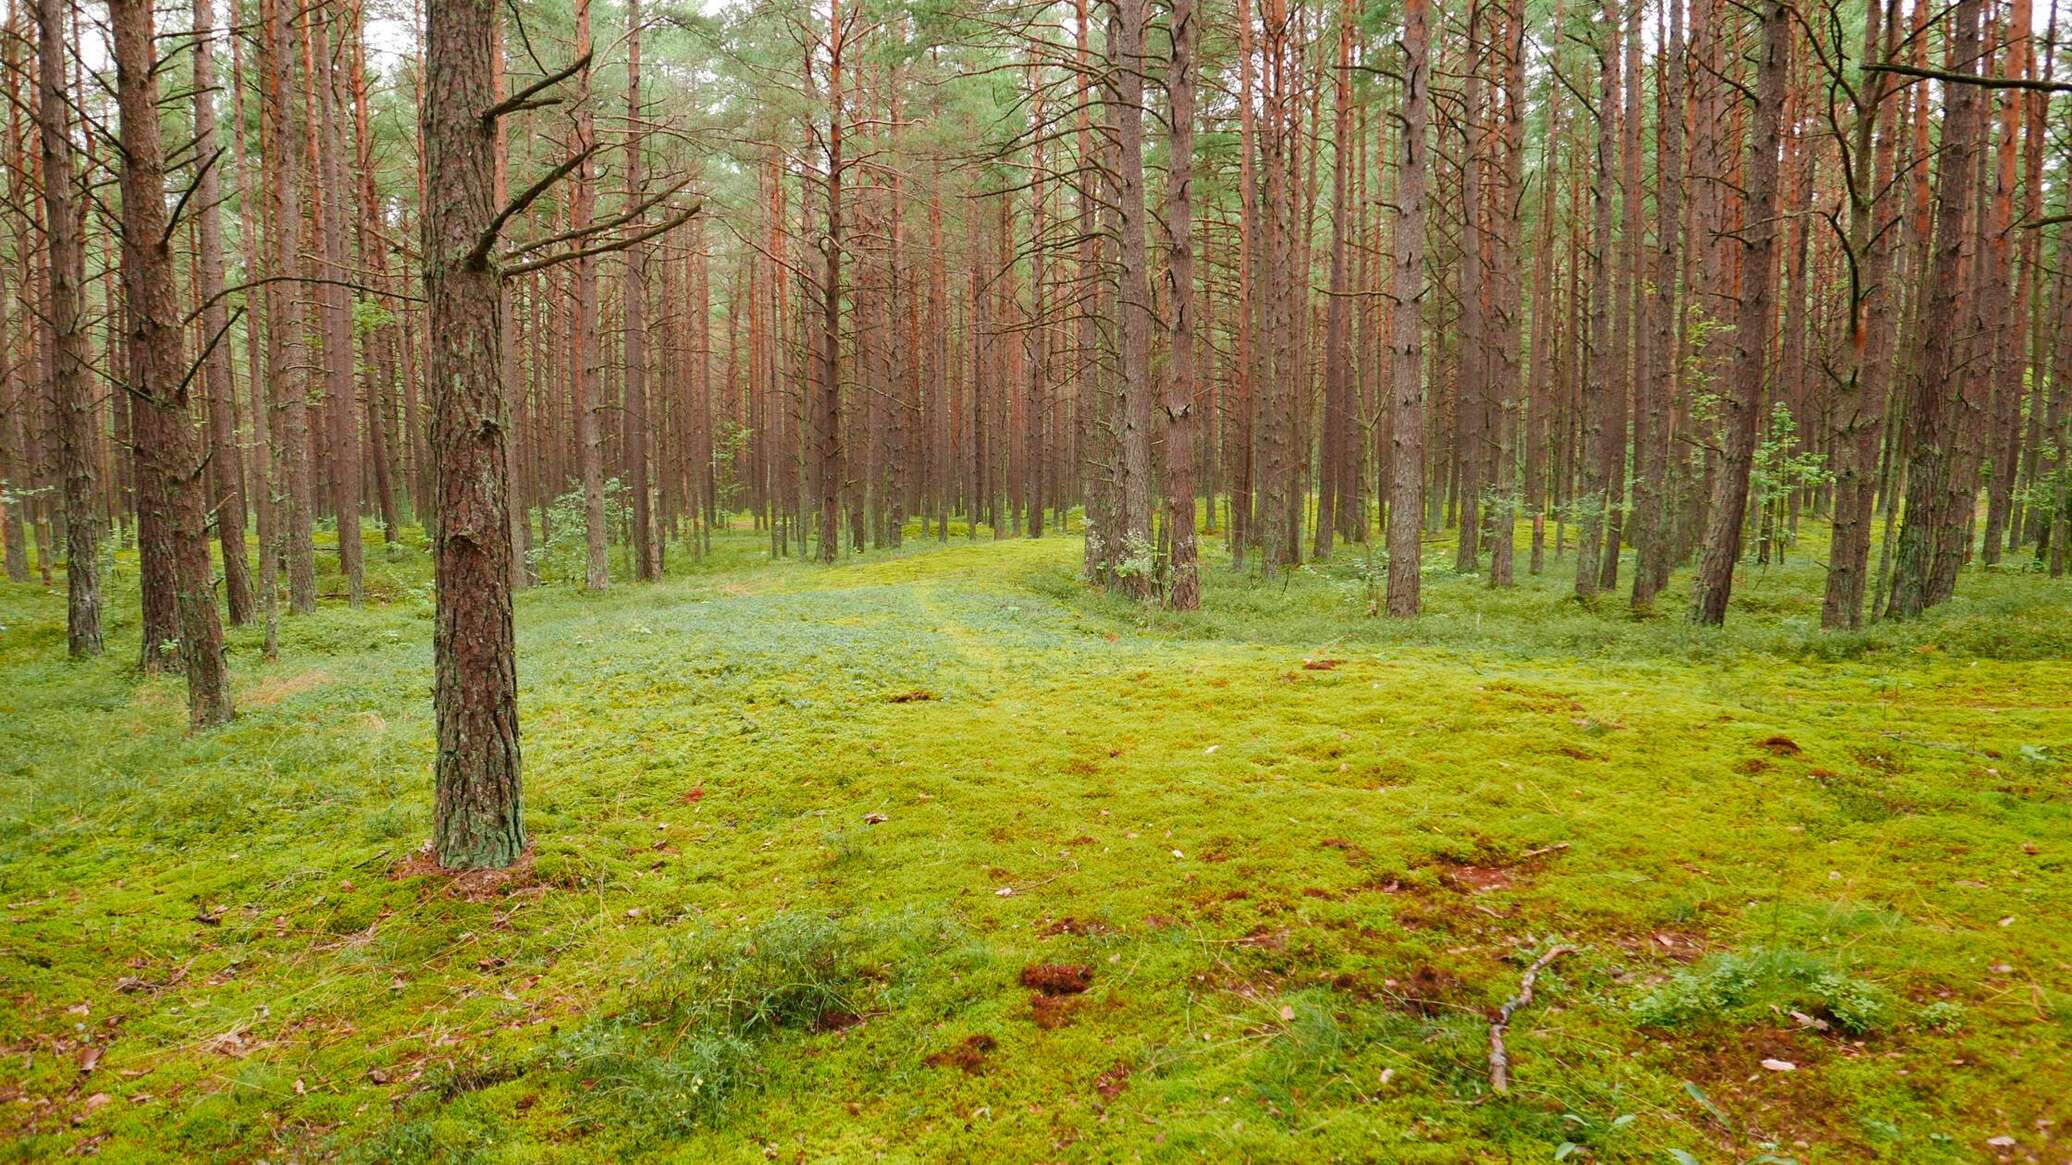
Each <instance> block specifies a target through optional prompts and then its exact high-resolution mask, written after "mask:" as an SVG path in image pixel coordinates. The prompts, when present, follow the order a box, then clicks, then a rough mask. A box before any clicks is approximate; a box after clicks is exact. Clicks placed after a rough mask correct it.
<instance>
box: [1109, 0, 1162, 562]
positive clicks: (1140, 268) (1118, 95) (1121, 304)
mask: <svg viewBox="0 0 2072 1165" xmlns="http://www.w3.org/2000/svg"><path fill="white" fill-rule="evenodd" d="M1109 3H1110V9H1109V28H1110V29H1111V30H1112V31H1111V33H1110V39H1111V44H1110V46H1109V47H1110V50H1111V53H1112V56H1113V65H1112V68H1113V69H1114V71H1115V79H1114V80H1113V81H1112V82H1111V85H1112V89H1111V94H1110V95H1111V97H1112V98H1113V101H1114V104H1113V109H1114V111H1115V125H1116V137H1115V141H1116V154H1115V157H1116V175H1115V198H1116V215H1115V218H1116V230H1117V234H1118V237H1117V240H1116V248H1117V252H1118V256H1119V258H1120V263H1119V265H1118V279H1119V281H1120V282H1119V284H1118V286H1117V289H1116V299H1115V310H1116V313H1117V314H1118V315H1119V316H1120V327H1119V328H1118V331H1119V332H1120V350H1119V351H1118V353H1117V355H1118V357H1119V360H1118V368H1117V370H1118V372H1119V374H1120V375H1119V377H1118V379H1119V381H1120V384H1119V386H1118V387H1119V390H1120V391H1119V394H1118V395H1119V399H1118V402H1117V403H1118V404H1119V405H1120V406H1121V407H1120V409H1119V410H1118V412H1117V414H1116V417H1115V424H1116V450H1115V454H1116V456H1115V469H1114V473H1115V481H1116V506H1117V512H1116V513H1115V514H1114V515H1113V518H1114V522H1113V525H1112V527H1111V530H1110V535H1109V536H1110V540H1111V545H1110V547H1109V552H1110V553H1111V554H1112V555H1114V558H1113V561H1114V562H1116V563H1123V562H1131V563H1133V564H1134V565H1133V566H1132V567H1131V568H1130V569H1128V570H1123V571H1119V572H1117V573H1118V575H1119V576H1120V577H1119V579H1118V580H1117V581H1118V582H1119V583H1120V585H1121V587H1122V589H1123V591H1124V593H1126V594H1128V595H1129V596H1130V597H1132V598H1136V599H1147V598H1150V597H1151V596H1152V595H1153V593H1154V591H1153V587H1154V580H1153V578H1152V574H1151V570H1150V568H1149V559H1150V556H1151V398H1152V387H1151V279H1150V263H1149V258H1148V255H1147V251H1146V241H1145V240H1146V233H1147V232H1146V219H1147V218H1148V217H1149V216H1148V215H1147V214H1146V213H1145V203H1144V24H1145V4H1144V0H1109Z"/></svg>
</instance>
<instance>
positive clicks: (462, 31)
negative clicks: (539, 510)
mask: <svg viewBox="0 0 2072 1165" xmlns="http://www.w3.org/2000/svg"><path fill="white" fill-rule="evenodd" d="M495 13H496V3H495V0H438V2H437V3H434V4H432V5H431V6H430V8H429V10H428V12H427V15H426V19H425V58H426V60H425V81H426V86H425V90H424V96H423V102H424V154H425V180H426V193H427V195H428V196H429V197H428V198H427V199H426V201H425V203H424V208H423V219H422V229H423V255H424V285H425V296H426V300H427V325H428V332H429V336H430V341H431V344H430V353H429V357H430V358H429V365H430V367H429V369H428V378H429V382H430V385H431V411H432V417H431V421H432V442H431V444H432V455H433V457H434V458H435V460H436V461H437V463H438V465H437V470H438V474H437V476H438V488H439V500H438V507H437V515H438V517H437V521H436V523H435V525H434V529H433V550H432V555H433V571H434V576H433V577H434V582H435V585H436V588H437V599H436V606H437V610H436V614H435V620H434V630H433V638H432V654H433V662H434V694H433V710H434V713H435V716H436V719H437V730H438V749H439V751H438V757H437V763H436V785H437V800H436V805H435V823H434V848H435V851H436V852H437V854H438V857H439V864H440V865H442V866H445V867H447V868H448V869H476V868H486V867H502V866H508V865H510V864H511V863H512V862H513V861H515V860H517V858H518V855H519V854H520V853H521V852H522V851H523V850H524V848H525V826H524V819H523V814H522V812H521V806H520V798H519V753H518V673H517V653H516V647H515V645H514V642H513V637H512V627H511V523H510V516H509V511H508V503H507V501H506V498H505V491H506V490H508V489H509V487H510V461H509V451H508V450H509V443H508V442H507V440H506V439H505V434H504V430H505V427H506V426H507V424H508V423H509V419H510V418H509V415H508V412H509V403H508V401H507V399H506V397H505V393H504V387H503V385H502V384H501V383H499V376H500V371H501V369H502V367H503V344H504V335H503V327H502V322H503V317H502V310H501V300H502V289H501V287H500V286H499V285H500V284H501V282H502V279H501V277H500V276H499V275H498V273H497V270H496V268H495V266H494V261H493V260H491V259H489V258H487V257H486V256H485V255H484V254H482V253H481V248H480V247H479V246H478V243H479V242H480V240H481V239H482V238H483V236H484V234H485V232H487V231H489V230H490V229H491V222H492V219H493V216H494V214H495V212H496V209H497V208H496V207H495V206H494V205H493V204H492V202H491V200H490V194H491V190H492V181H491V171H492V170H493V169H494V166H495V153H496V128H495V122H494V119H486V118H485V117H484V112H485V111H486V110H488V109H489V108H490V107H491V106H492V105H493V104H494V101H495V99H494V97H493V96H492V93H493V92H494V87H493V85H492V84H491V81H490V76H489V73H490V55H491V54H492V53H493V52H495V51H496V48H495V46H496V31H495V23H496V22H495Z"/></svg>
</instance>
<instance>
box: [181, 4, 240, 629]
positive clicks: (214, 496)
mask: <svg viewBox="0 0 2072 1165" xmlns="http://www.w3.org/2000/svg"><path fill="white" fill-rule="evenodd" d="M215 24H216V16H215V6H214V4H213V2H212V0H195V3H194V153H195V157H196V158H198V159H199V160H200V161H199V167H200V171H201V172H200V175H199V177H197V178H196V179H195V188H194V203H193V206H194V215H195V233H196V234H197V235H198V236H199V238H198V243H197V249H198V252H199V253H198V254H197V255H196V256H195V265H194V275H195V285H196V286H195V294H197V295H198V296H200V297H201V301H202V304H203V306H202V313H201V322H202V343H204V344H205V345H207V348H206V350H205V352H204V354H203V359H202V391H203V392H204V393H205V394H206V396H207V399H208V411H209V425H208V433H209V473H208V482H209V508H210V509H211V510H213V511H214V513H215V523H216V539H217V541H218V542H219V543H220V544H221V545H222V547H223V599H224V603H225V605H226V606H227V607H228V608H229V611H230V621H231V622H232V623H234V624H238V625H243V624H244V623H247V622H249V621H250V620H251V618H252V580H251V568H250V567H249V566H248V565H246V562H245V490H244V482H243V475H242V472H241V467H242V459H241V458H240V457H239V456H238V449H237V409H236V407H235V403H234V402H235V401H236V399H237V389H236V385H235V384H234V383H233V381H232V378H231V371H230V352H231V342H230V305H229V304H228V303H226V302H225V301H224V296H223V229H222V223H221V219H220V217H219V212H218V203H220V202H221V201H222V198H223V180H222V173H223V166H222V157H223V154H224V153H226V152H227V151H224V150H221V149H220V148H219V147H218V146H217V143H216V62H215V49H214V42H215V38H216V28H215Z"/></svg>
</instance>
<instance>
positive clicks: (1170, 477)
mask: <svg viewBox="0 0 2072 1165" xmlns="http://www.w3.org/2000/svg"><path fill="white" fill-rule="evenodd" d="M1200 32H1201V30H1200V27H1199V26H1198V25H1196V23H1195V13H1194V0H1173V6H1172V59H1171V60H1170V62H1169V63H1168V66H1167V72H1166V93H1167V96H1168V98H1169V109H1168V111H1167V116H1168V117H1169V119H1170V125H1171V126H1172V137H1171V139H1170V140H1169V142H1168V143H1167V144H1168V157H1169V158H1170V159H1171V163H1170V166H1171V168H1170V169H1169V170H1168V172H1167V177H1166V182H1167V186H1166V205H1165V219H1166V227H1167V229H1168V230H1169V231H1170V232H1171V239H1172V245H1171V250H1170V251H1169V252H1168V253H1167V255H1166V300H1167V303H1168V305H1169V307H1168V310H1169V311H1170V312H1171V314H1172V325H1171V327H1170V328H1169V329H1168V330H1167V333H1166V336H1167V351H1166V400H1165V415H1166V448H1165V485H1166V529H1167V530H1168V531H1169V538H1170V540H1171V544H1172V548H1171V551H1170V556H1169V558H1168V563H1169V567H1170V570H1169V576H1170V580H1171V586H1170V589H1169V590H1168V591H1167V599H1166V601H1167V603H1168V604H1169V605H1170V606H1171V607H1172V608H1173V609H1174V610H1176V611H1192V610H1195V609H1197V608H1199V607H1200V606H1201V573H1200V569H1199V566H1198V565H1197V563H1196V553H1195V541H1194V443H1195V435H1196V433H1197V432H1198V431H1199V430H1200V427H1201V419H1200V416H1199V414H1198V412H1197V410H1196V409H1195V383H1194V376H1195V372H1194V306H1195V302H1194V203H1193V193H1194V192H1193V184H1194V54H1195V47H1196V43H1197V41H1198V39H1199V37H1200ZM1326 528H1327V527H1323V526H1320V527H1319V531H1320V532H1319V535H1318V536H1319V537H1325V535H1324V534H1322V533H1321V531H1322V530H1324V529H1326Z"/></svg>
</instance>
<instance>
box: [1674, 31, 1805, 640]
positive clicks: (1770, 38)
mask: <svg viewBox="0 0 2072 1165" xmlns="http://www.w3.org/2000/svg"><path fill="white" fill-rule="evenodd" d="M1762 14H1763V28H1762V44H1761V48H1760V53H1761V56H1759V57H1758V58H1757V63H1756V80H1755V85H1756V88H1755V119H1754V122H1753V124H1752V125H1751V126H1750V127H1749V137H1748V142H1749V145H1748V171H1747V173H1748V177H1747V181H1746V183H1745V185H1746V187H1747V190H1748V203H1747V207H1746V212H1745V214H1744V216H1743V220H1742V222H1743V225H1742V228H1741V231H1740V234H1739V238H1738V241H1739V243H1740V246H1741V305H1740V310H1739V311H1738V312H1737V313H1736V315H1735V319H1734V363H1733V366H1732V368H1731V369H1730V371H1729V375H1728V381H1727V386H1726V388H1727V391H1726V392H1725V393H1724V394H1723V396H1722V398H1721V406H1722V408H1723V409H1724V410H1725V425H1724V428H1725V431H1726V432H1725V436H1726V440H1725V453H1724V456H1723V457H1722V461H1721V465H1720V471H1719V477H1718V479H1717V481H1716V482H1715V486H1714V491H1713V496H1712V506H1711V509H1710V511H1709V519H1708V522H1707V526H1706V531H1705V548H1704V552H1703V555H1702V557H1700V559H1699V561H1698V578H1697V582H1696V584H1695V587H1694V593H1693V595H1692V600H1691V618H1692V619H1693V620H1694V621H1696V622H1699V623H1705V624H1710V625H1712V626H1715V627H1717V626H1719V625H1720V624H1721V623H1724V622H1725V621H1726V618H1727V599H1728V597H1729V596H1730V595H1731V594H1732V593H1733V587H1734V567H1735V565H1736V564H1737V563H1738V562H1739V561H1740V559H1741V526H1742V514H1743V511H1744V510H1746V509H1747V507H1748V475H1749V470H1750V468H1751V467H1752V465H1753V463H1754V460H1755V442H1756V432H1757V425H1758V422H1759V421H1760V420H1761V417H1762V402H1763V380H1764V376H1763V373H1764V368H1765V366H1766V364H1767V360H1768V351H1769V341H1770V329H1771V326H1772V323H1773V321H1772V318H1771V317H1772V315H1773V314H1774V311H1775V305H1776V302H1777V299H1776V296H1777V289H1776V280H1775V278H1774V274H1775V273H1774V271H1773V270H1772V268H1773V267H1774V266H1775V257H1776V251H1777V149H1778V140H1779V138H1778V130H1779V126H1780V124H1781V122H1782V121H1783V117H1784V83H1785V77H1786V75H1787V73H1788V70H1789V60H1790V56H1791V24H1790V20H1789V18H1788V17H1787V15H1786V13H1785V8H1784V5H1783V3H1782V2H1781V0H1764V3H1763V8H1762Z"/></svg>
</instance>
